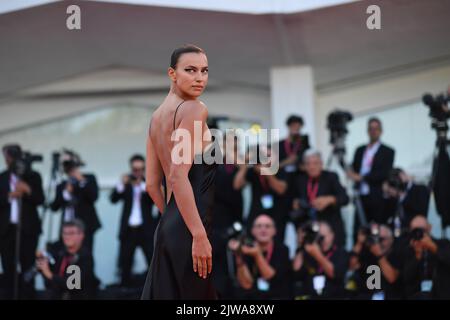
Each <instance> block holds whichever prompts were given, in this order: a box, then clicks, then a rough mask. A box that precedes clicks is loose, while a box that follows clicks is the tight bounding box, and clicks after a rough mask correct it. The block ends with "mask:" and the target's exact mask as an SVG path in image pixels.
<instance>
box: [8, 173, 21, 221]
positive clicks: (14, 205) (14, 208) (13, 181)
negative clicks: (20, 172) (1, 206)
mask: <svg viewBox="0 0 450 320" xmlns="http://www.w3.org/2000/svg"><path fill="white" fill-rule="evenodd" d="M18 180H19V179H18V178H17V176H16V175H15V174H11V175H10V177H9V190H11V192H14V191H16V185H17V181H18ZM9 203H10V204H11V211H10V212H11V214H10V216H9V221H10V222H11V223H12V224H17V223H19V201H18V200H17V198H9Z"/></svg>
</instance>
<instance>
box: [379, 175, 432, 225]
mask: <svg viewBox="0 0 450 320" xmlns="http://www.w3.org/2000/svg"><path fill="white" fill-rule="evenodd" d="M429 204H430V189H428V188H427V187H426V186H424V185H421V184H413V185H412V186H411V188H410V189H409V190H408V191H407V194H406V197H405V199H404V200H403V202H402V206H403V213H404V217H403V225H405V226H407V225H409V222H411V220H412V219H413V218H414V217H415V216H417V215H423V216H425V217H426V216H428V208H429ZM397 205H398V199H397V198H388V199H386V202H385V213H386V214H387V216H386V217H385V219H386V220H387V219H389V218H390V217H393V216H394V215H395V213H396V211H397Z"/></svg>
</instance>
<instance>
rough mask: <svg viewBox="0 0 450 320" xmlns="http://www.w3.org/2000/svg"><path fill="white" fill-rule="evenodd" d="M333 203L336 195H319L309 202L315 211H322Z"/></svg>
mask: <svg viewBox="0 0 450 320" xmlns="http://www.w3.org/2000/svg"><path fill="white" fill-rule="evenodd" d="M334 204H336V197H334V196H320V197H317V198H316V199H314V201H313V202H312V203H311V205H312V207H313V208H314V209H316V210H317V211H323V210H325V209H326V208H327V207H329V206H331V205H334Z"/></svg>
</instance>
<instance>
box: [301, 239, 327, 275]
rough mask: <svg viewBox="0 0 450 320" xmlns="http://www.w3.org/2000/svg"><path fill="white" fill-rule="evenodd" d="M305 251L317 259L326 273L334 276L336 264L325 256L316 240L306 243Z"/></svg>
mask: <svg viewBox="0 0 450 320" xmlns="http://www.w3.org/2000/svg"><path fill="white" fill-rule="evenodd" d="M305 251H306V252H307V253H308V254H309V255H310V256H311V257H313V258H314V260H316V261H317V263H318V264H319V265H320V266H321V267H322V268H323V270H324V272H325V274H326V275H327V276H328V277H329V278H331V279H333V278H334V265H333V263H331V261H330V260H329V259H328V258H327V257H325V256H324V255H323V253H322V251H321V250H320V247H319V245H318V244H317V243H316V242H313V243H312V244H306V245H305Z"/></svg>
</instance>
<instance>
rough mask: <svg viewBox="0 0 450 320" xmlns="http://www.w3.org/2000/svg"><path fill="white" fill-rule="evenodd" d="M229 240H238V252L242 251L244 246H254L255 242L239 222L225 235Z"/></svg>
mask: <svg viewBox="0 0 450 320" xmlns="http://www.w3.org/2000/svg"><path fill="white" fill-rule="evenodd" d="M224 236H225V238H226V239H227V240H231V239H236V240H237V241H238V242H239V247H238V249H237V251H240V249H241V247H242V246H244V245H245V246H249V247H253V246H254V241H253V239H252V238H251V237H249V236H248V235H247V232H246V231H245V229H244V227H243V226H242V224H241V223H240V222H239V221H236V222H234V223H233V224H232V225H231V226H230V227H229V228H228V229H227V230H226V231H225V234H224Z"/></svg>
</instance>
